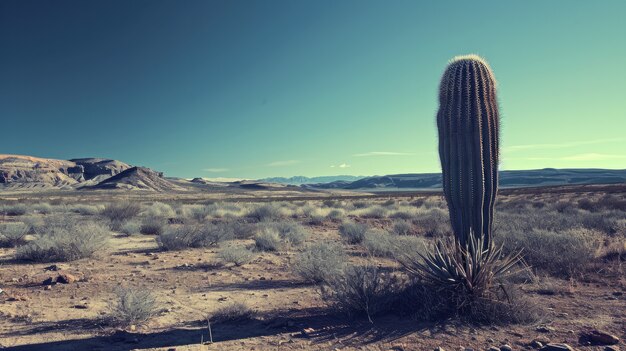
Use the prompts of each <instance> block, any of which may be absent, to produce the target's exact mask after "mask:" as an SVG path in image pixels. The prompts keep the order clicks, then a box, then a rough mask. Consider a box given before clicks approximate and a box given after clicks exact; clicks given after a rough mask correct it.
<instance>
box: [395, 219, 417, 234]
mask: <svg viewBox="0 0 626 351" xmlns="http://www.w3.org/2000/svg"><path fill="white" fill-rule="evenodd" d="M393 232H394V233H396V234H398V235H409V234H412V232H413V224H412V223H411V222H409V221H404V220H401V221H395V222H394V223H393Z"/></svg>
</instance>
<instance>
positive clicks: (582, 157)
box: [563, 153, 626, 161]
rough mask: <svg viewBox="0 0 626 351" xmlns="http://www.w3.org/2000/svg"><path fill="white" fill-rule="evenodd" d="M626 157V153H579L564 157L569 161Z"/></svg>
mask: <svg viewBox="0 0 626 351" xmlns="http://www.w3.org/2000/svg"><path fill="white" fill-rule="evenodd" d="M625 158H626V155H611V154H596V153H587V154H578V155H573V156H567V157H563V160H568V161H602V160H619V159H625Z"/></svg>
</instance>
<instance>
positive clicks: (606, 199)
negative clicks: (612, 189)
mask: <svg viewBox="0 0 626 351" xmlns="http://www.w3.org/2000/svg"><path fill="white" fill-rule="evenodd" d="M598 205H600V206H601V207H602V208H604V209H607V210H615V211H622V212H624V211H626V198H624V197H621V198H620V197H618V196H616V195H612V194H606V195H604V196H603V197H601V198H600V199H599V200H598Z"/></svg>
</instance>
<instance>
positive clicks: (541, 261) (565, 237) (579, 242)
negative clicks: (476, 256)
mask: <svg viewBox="0 0 626 351" xmlns="http://www.w3.org/2000/svg"><path fill="white" fill-rule="evenodd" d="M599 235H600V234H598V233H597V232H594V231H592V230H588V229H582V228H576V229H568V230H565V231H562V232H553V231H548V230H532V231H523V232H501V233H498V236H496V240H497V242H499V243H501V244H502V245H503V246H504V250H505V252H515V251H519V250H521V251H522V255H523V257H524V260H525V261H526V263H528V264H529V265H530V266H532V267H533V268H534V269H536V270H540V271H543V272H547V273H550V274H554V275H559V276H566V277H570V276H572V275H574V274H576V273H580V272H584V271H585V269H586V267H587V266H588V265H589V263H590V262H591V261H592V260H593V258H594V257H595V254H596V252H597V250H598V245H597V240H596V238H598V237H599Z"/></svg>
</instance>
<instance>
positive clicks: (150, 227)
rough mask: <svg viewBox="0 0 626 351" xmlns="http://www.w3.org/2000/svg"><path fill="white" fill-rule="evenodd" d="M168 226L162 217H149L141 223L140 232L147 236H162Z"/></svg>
mask: <svg viewBox="0 0 626 351" xmlns="http://www.w3.org/2000/svg"><path fill="white" fill-rule="evenodd" d="M165 225H166V220H165V219H164V218H162V217H152V216H151V217H147V218H144V219H143V220H142V221H141V226H140V227H139V232H140V233H141V234H145V235H161V234H162V233H163V230H164V228H165Z"/></svg>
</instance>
